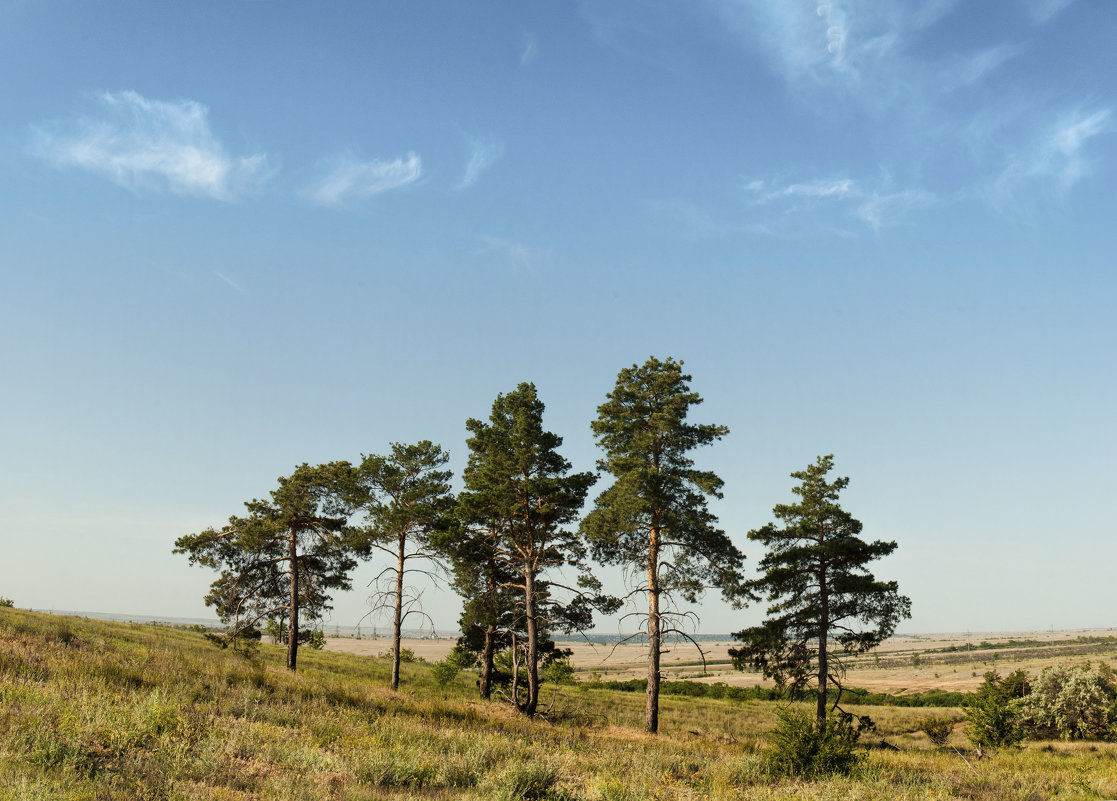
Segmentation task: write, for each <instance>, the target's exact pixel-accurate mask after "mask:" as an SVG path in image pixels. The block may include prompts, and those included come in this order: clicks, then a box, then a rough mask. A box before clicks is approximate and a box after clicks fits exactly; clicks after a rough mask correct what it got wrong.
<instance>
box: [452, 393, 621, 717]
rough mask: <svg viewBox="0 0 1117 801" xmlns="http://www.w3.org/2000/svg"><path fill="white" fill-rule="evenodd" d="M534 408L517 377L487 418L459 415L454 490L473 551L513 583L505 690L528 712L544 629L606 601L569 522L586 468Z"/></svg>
mask: <svg viewBox="0 0 1117 801" xmlns="http://www.w3.org/2000/svg"><path fill="white" fill-rule="evenodd" d="M543 409H544V406H543V402H542V401H540V400H539V397H538V395H537V393H536V390H535V385H534V384H529V383H524V384H520V385H519V386H518V387H517V388H516V390H515V391H513V392H510V393H508V394H507V395H498V396H497V398H496V400H495V401H494V402H493V408H492V414H491V415H490V417H489V422H488V423H484V422H482V421H480V420H474V419H471V420H469V421H468V422H467V424H466V427H467V428H468V429H469V431H470V432H471V433H472V435H473V436H472V437H470V438H469V440H468V445H469V450H470V455H469V464H468V466H467V467H466V469H465V472H464V474H463V479H464V482H465V490H464V491H463V492H462V493H461V494H460V496H459V505H460V510H461V519H462V521H463V525H464V527H465V528H466V529H467V530H468V531H469V532H470V535H471V536H474V537H478V538H480V541H481V543H482V545H481V546H479V549H478V550H479V552H480V555H481V557H482V558H488V559H492V560H493V561H494V562H495V563H496V564H497V565H498V566H499V572H500V576H499V577H498V578H497V579H496V581H498V582H499V585H498V586H499V587H503V588H511V589H514V590H515V591H516V596H517V610H516V611H517V615H516V616H517V618H518V619H519V620H520V621H522V631H523V632H524V640H525V642H524V647H523V653H524V660H523V661H524V670H525V672H526V674H527V694H526V697H524V698H520V696H519V693H518V690H517V688H516V687H515V685H514V686H513V696H514V698H515V702H516V705H517V707H518V708H519V709H520V710H521V711H523V712H524V713H525V714H528V715H534V714H535V711H536V708H537V706H538V703H539V661H540V656H541V651H540V648H541V645H542V644H543V642H544V641H545V640H546V639H547V632H550V631H571V630H576V629H584V628H587V627H588V626H589V625H590V622H591V616H592V610H593V609H594V608H596V609H602V610H609V609H615V608H616V607H615V603H611V599H608V598H605V597H604V596H601V595H599V594H597V593H598V591H599V590H600V583H599V582H598V581H597V580H596V579H595V578H593V576H592V575H591V574H590V572H589V568H588V565H587V564H586V562H585V557H586V548H585V544H584V543H583V541H582V539H581V537H580V536H579V535H578V534H577V532H576V531H575V530H572V529H571V528H570V524H571V523H573V522H574V521H575V520H577V517H578V513H579V511H580V509H581V507H582V504H583V502H584V501H585V498H586V494H587V493H588V492H589V488H590V487H591V486H592V485H593V483H594V481H595V480H596V476H594V474H593V473H571V472H570V469H571V465H570V463H569V462H568V461H566V459H564V458H563V457H562V456H561V455H560V454H559V453H558V450H557V449H558V447H559V446H560V445H561V444H562V438H561V437H559V436H557V435H555V434H553V433H551V432H548V431H545V430H544V429H543ZM563 567H571V568H574V569H575V570H577V571H579V572H580V573H581V575H580V577H579V581H578V586H577V587H571V586H566V585H563V584H561V583H559V582H558V581H557V578H556V573H557V571H559V570H560V569H562V568H563ZM486 581H488V583H489V584H490V585H491V584H492V581H491V580H486ZM516 628H519V626H518V625H517V627H516ZM514 664H516V666H517V670H518V665H519V662H518V661H517V662H515V663H514Z"/></svg>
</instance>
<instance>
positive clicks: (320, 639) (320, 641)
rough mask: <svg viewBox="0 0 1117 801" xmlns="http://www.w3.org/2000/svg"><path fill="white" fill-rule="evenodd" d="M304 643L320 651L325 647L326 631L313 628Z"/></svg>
mask: <svg viewBox="0 0 1117 801" xmlns="http://www.w3.org/2000/svg"><path fill="white" fill-rule="evenodd" d="M306 644H307V645H308V646H309V647H311V648H313V649H314V650H316V651H321V650H322V649H323V648H325V647H326V632H324V631H322V629H315V630H314V631H312V632H310V639H309V640H307V641H306Z"/></svg>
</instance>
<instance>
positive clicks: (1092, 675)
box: [1019, 665, 1117, 740]
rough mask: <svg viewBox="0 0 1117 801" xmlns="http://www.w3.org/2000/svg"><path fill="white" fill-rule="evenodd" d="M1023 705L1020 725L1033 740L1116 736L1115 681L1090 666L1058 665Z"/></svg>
mask: <svg viewBox="0 0 1117 801" xmlns="http://www.w3.org/2000/svg"><path fill="white" fill-rule="evenodd" d="M1031 690H1032V691H1031V693H1030V694H1029V695H1028V696H1027V697H1025V698H1024V699H1023V700H1022V701H1021V702H1020V706H1019V710H1020V726H1021V727H1022V728H1023V729H1024V731H1025V733H1026V734H1027V735H1028V736H1029V737H1031V738H1033V739H1044V740H1047V739H1055V738H1059V739H1063V740H1101V739H1108V738H1111V737H1112V736H1113V734H1114V724H1115V723H1117V721H1115V719H1114V714H1113V712H1114V709H1113V703H1114V699H1115V697H1117V691H1115V689H1114V686H1113V680H1112V678H1110V677H1107V676H1106V675H1104V674H1103V673H1102V672H1101V671H1098V670H1097V669H1095V668H1093V667H1091V666H1090V665H1054V666H1052V667H1049V668H1046V669H1045V670H1044V671H1043V672H1042V673H1041V674H1040V675H1039V678H1037V679H1036V680H1035V682H1034V683H1033V684H1032V688H1031Z"/></svg>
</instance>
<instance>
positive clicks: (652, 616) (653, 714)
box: [644, 525, 663, 734]
mask: <svg viewBox="0 0 1117 801" xmlns="http://www.w3.org/2000/svg"><path fill="white" fill-rule="evenodd" d="M659 592H660V589H659V529H658V528H657V527H656V526H654V525H653V526H652V529H651V537H650V540H649V547H648V690H647V695H646V697H645V699H644V731H646V732H648V733H649V734H656V733H657V732H658V731H659V659H660V654H661V652H662V650H663V649H662V647H661V646H662V643H661V634H662V631H661V624H660V618H659Z"/></svg>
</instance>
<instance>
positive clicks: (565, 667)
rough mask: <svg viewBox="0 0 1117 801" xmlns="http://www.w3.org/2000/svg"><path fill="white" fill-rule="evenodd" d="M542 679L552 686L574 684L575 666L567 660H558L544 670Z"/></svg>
mask: <svg viewBox="0 0 1117 801" xmlns="http://www.w3.org/2000/svg"><path fill="white" fill-rule="evenodd" d="M540 678H542V679H543V681H545V682H548V683H550V684H573V683H574V666H573V665H572V664H570V661H569V660H567V659H556V660H554V661H553V662H551V663H549V664H548V665H547V666H546V667H545V668H543V673H542V676H541V677H540Z"/></svg>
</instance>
